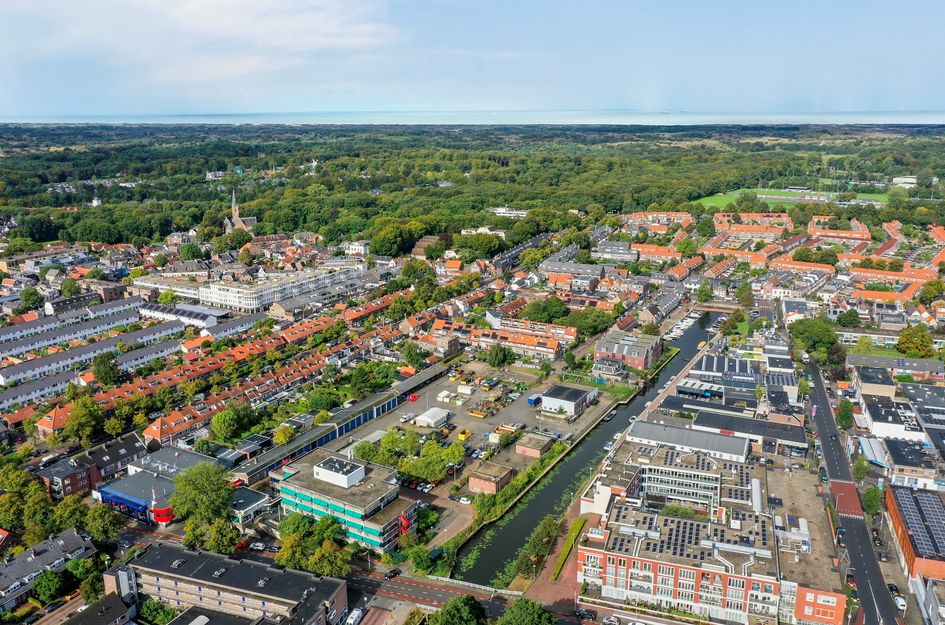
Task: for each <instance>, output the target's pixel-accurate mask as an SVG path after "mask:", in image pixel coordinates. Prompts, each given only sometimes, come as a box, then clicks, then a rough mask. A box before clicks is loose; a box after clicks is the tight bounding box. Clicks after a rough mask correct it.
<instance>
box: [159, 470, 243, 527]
mask: <svg viewBox="0 0 945 625" xmlns="http://www.w3.org/2000/svg"><path fill="white" fill-rule="evenodd" d="M232 492H233V485H232V484H231V483H230V479H229V472H228V471H227V470H226V469H225V468H223V467H222V466H220V465H219V464H216V463H215V462H201V463H200V464H196V465H194V466H192V467H190V468H188V469H184V470H183V471H181V472H180V473H178V474H177V475H176V476H174V494H172V495H171V498H170V502H169V503H170V504H171V508H172V509H173V510H174V516H175V517H177V518H181V519H189V518H196V519H199V520H202V521H206V522H207V523H210V522H212V521H214V520H215V519H218V518H226V516H227V514H228V512H229V508H230V495H231V493H232Z"/></svg>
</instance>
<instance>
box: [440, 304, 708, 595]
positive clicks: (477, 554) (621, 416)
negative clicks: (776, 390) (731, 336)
mask: <svg viewBox="0 0 945 625" xmlns="http://www.w3.org/2000/svg"><path fill="white" fill-rule="evenodd" d="M718 316H719V315H718V313H707V314H706V315H703V317H702V319H700V320H699V321H698V322H697V323H695V324H694V325H693V326H692V327H690V328H689V329H688V330H686V332H685V333H684V334H683V335H682V336H681V337H680V338H679V339H678V340H677V341H673V342H671V343H669V346H670V347H678V348H679V350H680V351H679V353H678V354H676V357H675V358H673V359H672V360H671V361H670V362H669V364H667V365H666V367H664V368H663V370H662V371H661V372H660V374H659V377H658V378H657V379H656V380H654V381H653V383H652V384H650V386H649V388H647V390H646V391H645V392H643V393H640V394H639V395H637V396H636V397H635V398H634V399H633V400H631V401H630V402H629V403H627V404H624V405H622V406H620V407H619V408H618V410H617V415H616V416H615V417H614V418H613V419H612V420H610V421H602V422H601V423H599V424H598V425H597V426H596V427H595V428H594V429H593V430H592V431H591V432H590V434H588V435H587V436H586V437H584V439H583V440H582V441H581V442H580V443H578V444H577V446H576V447H575V448H574V449H572V450H571V451H570V453H569V454H568V455H567V456H566V457H565V458H564V460H562V461H561V462H560V463H558V465H557V466H556V467H555V468H554V469H553V471H552V473H550V474H549V475H548V476H546V477H545V479H544V480H543V481H542V482H540V483H539V484H537V485H536V486H535V488H534V489H533V490H532V492H531V493H530V494H529V495H527V496H526V499H525V500H524V502H522V503H520V504H518V506H516V507H515V508H513V509H512V511H511V515H510V516H511V518H510V519H507V520H505V521H503V520H502V519H500V520H499V521H498V522H497V523H496V524H494V525H493V526H491V527H487V528H486V529H485V530H483V531H481V532H479V533H478V534H477V535H476V536H474V537H473V538H471V539H470V540H469V541H468V542H467V543H466V544H465V545H464V546H463V547H462V549H460V551H459V553H458V554H457V556H458V557H457V561H456V568H455V570H454V577H456V578H457V579H462V580H465V581H468V582H473V583H476V584H484V585H492V580H493V578H494V577H495V576H496V574H498V573H499V572H500V571H502V570H503V569H504V568H505V566H506V564H507V563H508V562H509V561H511V560H512V559H513V558H515V555H516V552H517V551H518V550H519V548H520V547H522V545H524V544H525V541H526V539H527V538H528V536H529V534H531V532H532V530H533V529H534V528H535V526H536V525H537V524H538V522H539V521H540V520H541V519H542V518H544V517H545V516H546V515H548V514H560V513H562V512H564V510H566V509H567V507H568V505H569V504H570V503H571V501H572V500H573V499H574V496H575V495H576V492H575V491H576V490H577V489H578V488H579V487H580V486H581V485H582V484H583V483H584V481H585V480H586V478H587V477H588V476H589V475H590V474H591V472H593V471H594V470H595V469H596V468H597V466H598V465H599V464H600V461H601V460H602V459H603V457H604V454H605V451H604V446H605V445H606V444H607V443H608V442H609V441H612V440H613V438H614V435H615V434H616V433H618V432H622V431H623V430H625V429H626V428H627V427H628V425H629V417H630V415H639V414H640V413H641V412H643V409H644V408H645V406H646V403H647V402H648V401H650V400H652V399H653V398H654V397H656V395H657V394H659V391H660V388H662V386H663V384H664V383H665V382H666V381H667V380H669V378H670V377H672V376H674V375H676V374H677V373H679V372H680V371H682V369H683V368H684V367H685V366H686V364H688V362H689V361H690V360H691V359H692V357H693V356H695V355H696V353H697V352H698V351H699V343H700V342H701V341H705V340H706V339H707V338H708V334H707V332H706V328H707V327H708V326H710V325H711V324H712V323H713V322H714V321H715V319H716V318H718Z"/></svg>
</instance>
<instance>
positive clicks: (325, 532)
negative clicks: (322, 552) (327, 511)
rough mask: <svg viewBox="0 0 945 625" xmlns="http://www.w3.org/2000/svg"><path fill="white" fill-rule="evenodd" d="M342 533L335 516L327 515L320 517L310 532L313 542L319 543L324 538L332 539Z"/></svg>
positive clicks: (323, 540)
mask: <svg viewBox="0 0 945 625" xmlns="http://www.w3.org/2000/svg"><path fill="white" fill-rule="evenodd" d="M342 533H343V528H342V527H341V523H340V522H339V521H338V519H336V518H335V517H333V516H331V515H328V516H323V517H322V518H320V519H319V520H318V521H317V522H316V523H315V524H314V525H312V529H311V531H310V534H311V536H312V539H313V540H314V541H315V544H317V545H320V544H322V543H323V542H325V541H326V540H331V541H334V540H335V539H337V538H338V536H340V535H341V534H342Z"/></svg>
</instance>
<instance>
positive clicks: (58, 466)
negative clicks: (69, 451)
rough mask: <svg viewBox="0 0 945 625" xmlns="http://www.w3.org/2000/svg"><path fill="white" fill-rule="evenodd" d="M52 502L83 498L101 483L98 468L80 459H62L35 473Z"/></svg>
mask: <svg viewBox="0 0 945 625" xmlns="http://www.w3.org/2000/svg"><path fill="white" fill-rule="evenodd" d="M36 476H37V477H38V478H39V479H40V480H42V482H43V484H44V485H45V486H46V492H47V493H49V496H50V498H51V499H52V500H53V501H61V500H62V499H63V498H65V497H69V496H70V495H80V496H84V495H87V494H88V493H90V492H92V489H93V488H94V487H95V486H96V485H97V484H98V483H99V482H101V477H100V476H99V473H98V467H97V466H96V465H95V464H93V463H91V462H86V461H84V460H82V459H77V458H62V459H60V460H58V461H57V462H55V463H54V464H52V465H50V466H48V467H43V468H42V469H40V470H39V471H37V472H36Z"/></svg>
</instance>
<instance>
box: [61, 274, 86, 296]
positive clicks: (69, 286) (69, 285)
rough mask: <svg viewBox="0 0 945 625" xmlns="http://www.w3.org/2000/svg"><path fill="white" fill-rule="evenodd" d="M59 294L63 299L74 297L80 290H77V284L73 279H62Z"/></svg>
mask: <svg viewBox="0 0 945 625" xmlns="http://www.w3.org/2000/svg"><path fill="white" fill-rule="evenodd" d="M59 292H60V293H62V296H63V297H75V296H76V295H78V294H79V293H81V292H82V289H80V288H79V283H78V282H76V281H75V278H64V279H63V280H62V285H61V286H60V287H59Z"/></svg>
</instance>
